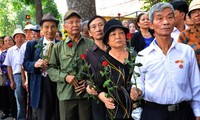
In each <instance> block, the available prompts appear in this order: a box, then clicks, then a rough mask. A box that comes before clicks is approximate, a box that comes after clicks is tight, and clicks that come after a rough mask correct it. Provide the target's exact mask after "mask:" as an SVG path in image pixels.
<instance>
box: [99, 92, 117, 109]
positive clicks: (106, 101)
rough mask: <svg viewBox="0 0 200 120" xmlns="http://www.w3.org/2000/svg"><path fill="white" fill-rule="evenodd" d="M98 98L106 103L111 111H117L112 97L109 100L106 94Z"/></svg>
mask: <svg viewBox="0 0 200 120" xmlns="http://www.w3.org/2000/svg"><path fill="white" fill-rule="evenodd" d="M98 97H99V99H100V100H101V101H102V102H104V104H105V106H106V108H107V109H111V110H113V109H115V104H114V100H113V99H112V98H111V97H108V98H107V97H106V93H105V92H101V93H99V96H98Z"/></svg>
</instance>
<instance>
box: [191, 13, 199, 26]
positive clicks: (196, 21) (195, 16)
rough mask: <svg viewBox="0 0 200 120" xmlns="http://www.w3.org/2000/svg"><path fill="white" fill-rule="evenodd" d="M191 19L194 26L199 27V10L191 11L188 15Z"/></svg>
mask: <svg viewBox="0 0 200 120" xmlns="http://www.w3.org/2000/svg"><path fill="white" fill-rule="evenodd" d="M190 16H191V19H192V21H193V23H194V24H195V25H198V26H199V25H200V9H196V10H192V11H191V13H190Z"/></svg>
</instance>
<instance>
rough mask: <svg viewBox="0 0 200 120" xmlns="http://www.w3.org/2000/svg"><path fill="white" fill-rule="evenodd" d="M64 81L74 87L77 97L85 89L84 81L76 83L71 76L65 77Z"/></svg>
mask: <svg viewBox="0 0 200 120" xmlns="http://www.w3.org/2000/svg"><path fill="white" fill-rule="evenodd" d="M65 80H66V81H67V82H68V83H70V84H72V85H73V86H74V88H75V92H76V93H77V95H80V94H81V93H82V92H83V91H85V89H86V85H85V84H86V81H85V80H81V81H78V80H77V79H76V77H75V76H73V75H67V77H66V79H65Z"/></svg>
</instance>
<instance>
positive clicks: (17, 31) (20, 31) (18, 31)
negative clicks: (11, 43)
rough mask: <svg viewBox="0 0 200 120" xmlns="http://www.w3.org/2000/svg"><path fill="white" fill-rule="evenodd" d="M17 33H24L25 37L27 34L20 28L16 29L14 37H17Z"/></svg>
mask: <svg viewBox="0 0 200 120" xmlns="http://www.w3.org/2000/svg"><path fill="white" fill-rule="evenodd" d="M16 34H22V35H24V37H26V34H25V33H24V32H23V30H21V29H19V28H17V29H15V30H14V34H13V38H15V35H16Z"/></svg>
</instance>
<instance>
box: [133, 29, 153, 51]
mask: <svg viewBox="0 0 200 120" xmlns="http://www.w3.org/2000/svg"><path fill="white" fill-rule="evenodd" d="M149 32H150V34H151V35H152V37H153V39H154V38H155V37H154V35H153V31H152V30H149ZM145 46H146V43H145V41H144V37H143V36H142V33H141V31H138V32H136V33H134V34H133V37H132V39H131V47H134V48H135V51H136V52H137V53H138V52H140V51H141V50H143V49H144V47H145Z"/></svg>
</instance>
